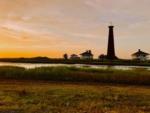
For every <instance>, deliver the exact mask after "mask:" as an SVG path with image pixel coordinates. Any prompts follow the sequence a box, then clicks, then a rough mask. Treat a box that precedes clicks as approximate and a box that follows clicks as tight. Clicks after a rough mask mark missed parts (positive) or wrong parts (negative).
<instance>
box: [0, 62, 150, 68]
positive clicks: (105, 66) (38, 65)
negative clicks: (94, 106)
mask: <svg viewBox="0 0 150 113" xmlns="http://www.w3.org/2000/svg"><path fill="white" fill-rule="evenodd" d="M0 66H19V67H24V68H36V67H56V66H67V67H71V66H74V67H90V68H99V69H119V70H120V69H121V70H132V69H146V70H150V66H149V67H148V66H119V65H118V66H108V65H86V64H42V63H8V62H0Z"/></svg>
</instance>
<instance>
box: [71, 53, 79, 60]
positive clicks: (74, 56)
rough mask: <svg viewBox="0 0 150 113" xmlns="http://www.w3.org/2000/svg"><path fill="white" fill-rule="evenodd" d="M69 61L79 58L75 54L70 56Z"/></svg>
mask: <svg viewBox="0 0 150 113" xmlns="http://www.w3.org/2000/svg"><path fill="white" fill-rule="evenodd" d="M70 59H71V60H79V59H80V57H79V56H78V55H76V54H72V55H71V56H70Z"/></svg>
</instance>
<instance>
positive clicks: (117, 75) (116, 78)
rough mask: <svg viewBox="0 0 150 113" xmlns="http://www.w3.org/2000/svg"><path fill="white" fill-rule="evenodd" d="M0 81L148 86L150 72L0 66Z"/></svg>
mask: <svg viewBox="0 0 150 113" xmlns="http://www.w3.org/2000/svg"><path fill="white" fill-rule="evenodd" d="M0 79H15V80H46V81H63V82H85V83H89V82H91V83H113V84H134V85H150V82H149V81H150V71H148V70H142V69H141V70H136V69H135V70H127V71H123V70H114V69H92V68H87V67H85V68H76V67H41V68H35V69H25V68H21V67H10V66H2V67H0Z"/></svg>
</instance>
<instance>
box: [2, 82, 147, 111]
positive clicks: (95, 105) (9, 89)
mask: <svg viewBox="0 0 150 113" xmlns="http://www.w3.org/2000/svg"><path fill="white" fill-rule="evenodd" d="M149 112H150V90H149V87H145V86H142V87H141V86H110V85H102V84H101V85H87V84H73V83H68V84H66V83H49V82H34V81H24V82H23V81H22V82H19V81H1V82H0V113H149Z"/></svg>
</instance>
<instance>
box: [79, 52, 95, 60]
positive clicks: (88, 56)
mask: <svg viewBox="0 0 150 113" xmlns="http://www.w3.org/2000/svg"><path fill="white" fill-rule="evenodd" d="M80 55H81V59H84V60H86V59H88V60H89V59H93V54H92V51H91V50H88V51H86V52H84V53H81V54H80Z"/></svg>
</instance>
